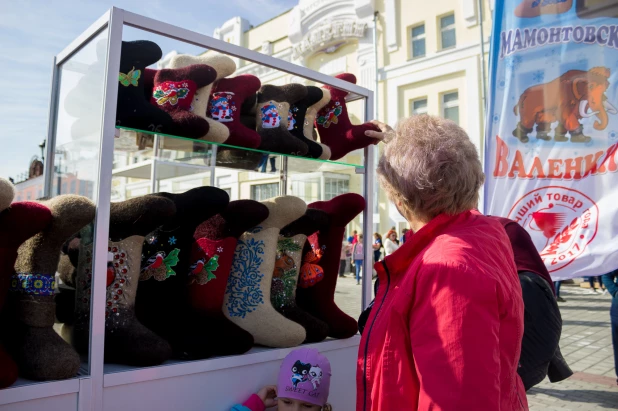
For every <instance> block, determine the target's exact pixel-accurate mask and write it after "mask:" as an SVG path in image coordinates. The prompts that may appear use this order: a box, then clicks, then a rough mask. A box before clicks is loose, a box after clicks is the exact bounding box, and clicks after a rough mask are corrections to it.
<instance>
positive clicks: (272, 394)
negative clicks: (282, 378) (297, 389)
mask: <svg viewBox="0 0 618 411" xmlns="http://www.w3.org/2000/svg"><path fill="white" fill-rule="evenodd" d="M257 396H258V397H260V399H261V400H262V402H263V403H264V406H265V407H266V408H270V407H274V406H275V405H277V401H276V400H275V398H276V397H277V386H276V385H267V386H266V387H264V388H262V389H261V390H259V391H258V393H257Z"/></svg>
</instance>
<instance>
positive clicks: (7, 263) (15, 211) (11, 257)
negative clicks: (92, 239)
mask: <svg viewBox="0 0 618 411" xmlns="http://www.w3.org/2000/svg"><path fill="white" fill-rule="evenodd" d="M13 194H14V193H13V185H12V184H11V183H9V182H8V181H7V180H5V179H3V178H0V209H2V210H4V211H2V212H0V270H1V271H0V272H1V274H0V310H2V307H3V305H4V300H5V298H6V294H7V291H8V289H9V285H10V283H11V280H12V279H11V277H12V276H14V275H15V268H14V264H15V259H16V258H17V249H18V248H19V246H20V245H21V244H22V243H23V242H24V241H26V240H27V239H28V238H30V237H32V236H33V235H35V234H36V233H38V232H39V231H41V230H43V229H44V228H45V227H46V226H47V225H48V224H49V222H50V221H51V211H49V209H48V208H47V207H45V206H43V205H41V204H38V203H31V202H17V203H14V204H13V205H11V208H9V209H6V208H7V207H8V206H9V204H10V201H11V200H12V199H13ZM2 332H3V334H11V333H12V330H10V329H8V327H5V326H2ZM16 380H17V364H15V362H14V361H13V360H12V359H11V357H9V355H8V354H7V352H6V351H5V350H4V347H3V346H2V345H0V388H5V387H8V386H10V385H12V384H13V383H14V382H15V381H16Z"/></svg>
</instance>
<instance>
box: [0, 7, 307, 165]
mask: <svg viewBox="0 0 618 411" xmlns="http://www.w3.org/2000/svg"><path fill="white" fill-rule="evenodd" d="M297 3H298V0H225V1H220V0H202V1H196V0H183V1H181V2H179V1H163V0H149V1H139V0H116V1H106V0H19V1H11V0H0V89H2V90H4V93H3V94H4V98H2V99H0V141H1V142H2V146H3V150H2V156H1V160H2V161H0V176H2V177H15V176H16V175H17V174H19V173H22V172H24V171H27V169H28V166H29V163H30V159H31V158H32V156H34V155H40V150H39V147H38V145H39V144H40V143H41V141H43V139H44V138H45V136H46V133H47V110H48V104H49V91H50V82H51V70H52V62H53V57H54V55H55V54H57V53H58V52H60V51H61V50H62V49H64V48H65V47H66V46H67V45H68V44H69V43H70V42H71V41H72V40H73V39H74V38H75V37H77V36H78V35H79V34H80V33H81V32H82V31H84V30H85V29H86V28H88V26H90V24H92V23H93V22H94V21H95V20H96V19H97V18H99V17H100V16H101V15H103V14H104V13H105V11H106V10H108V9H109V8H110V7H112V6H116V7H120V8H122V9H125V10H128V11H132V12H134V13H138V14H142V15H145V16H148V17H152V18H154V19H157V20H162V21H165V22H168V23H170V24H174V25H177V26H181V27H184V28H187V29H189V30H193V31H197V32H200V33H203V34H207V35H212V33H213V31H214V29H215V28H216V27H218V26H220V25H221V24H222V23H223V22H225V21H226V20H228V19H230V18H232V17H234V16H241V17H244V18H246V19H247V20H249V21H250V22H251V24H253V25H258V24H260V23H262V22H264V21H266V20H268V19H270V18H272V17H274V16H277V15H279V14H281V13H282V12H284V11H286V10H288V9H290V8H292V7H293V6H295V5H296V4H297ZM282 29H283V30H286V31H287V27H285V28H282ZM127 35H129V36H130V37H134V36H135V31H129V30H127ZM144 38H150V39H152V37H148V36H144ZM125 39H131V40H134V39H136V38H125ZM157 43H158V44H159V46H161V48H162V49H163V53H164V54H165V53H167V52H169V51H171V50H172V49H177V50H178V51H179V52H185V53H195V52H197V51H198V50H199V49H197V48H196V47H192V46H188V45H187V46H184V45H182V44H181V43H179V42H174V41H157Z"/></svg>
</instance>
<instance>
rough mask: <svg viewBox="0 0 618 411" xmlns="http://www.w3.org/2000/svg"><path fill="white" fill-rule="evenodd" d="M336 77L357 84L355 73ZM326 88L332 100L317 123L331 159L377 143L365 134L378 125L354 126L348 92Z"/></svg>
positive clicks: (319, 114) (321, 113)
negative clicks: (346, 101)
mask: <svg viewBox="0 0 618 411" xmlns="http://www.w3.org/2000/svg"><path fill="white" fill-rule="evenodd" d="M336 77H337V78H339V79H342V80H345V81H348V82H350V83H354V84H356V77H355V76H354V74H350V73H343V74H339V75H338V76H336ZM324 88H325V89H327V90H328V91H330V94H331V100H330V102H329V103H328V104H327V105H326V106H324V108H322V109H321V110H320V111H319V112H318V115H317V118H316V121H315V124H316V127H317V129H318V134H319V135H320V141H321V142H322V143H324V144H326V145H327V146H328V147H329V148H330V151H331V155H330V159H331V160H338V159H340V158H342V157H344V156H345V155H346V154H348V153H349V152H351V151H354V150H357V149H359V148H365V147H367V146H368V145H370V144H377V143H378V140H376V139H375V138H371V137H367V136H366V135H365V131H367V130H374V131H380V129H379V128H378V127H377V126H375V125H373V124H371V123H365V124H361V125H359V126H354V125H352V123H351V122H350V117H349V116H348V108H347V107H346V103H345V97H346V96H347V95H348V92H347V91H343V90H339V89H336V88H334V87H331V86H324ZM337 241H338V240H337Z"/></svg>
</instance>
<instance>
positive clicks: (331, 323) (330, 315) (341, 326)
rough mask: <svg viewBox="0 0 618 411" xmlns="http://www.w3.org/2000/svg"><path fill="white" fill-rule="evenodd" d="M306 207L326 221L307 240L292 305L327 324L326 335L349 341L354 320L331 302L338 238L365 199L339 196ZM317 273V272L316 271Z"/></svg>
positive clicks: (338, 259)
mask: <svg viewBox="0 0 618 411" xmlns="http://www.w3.org/2000/svg"><path fill="white" fill-rule="evenodd" d="M309 208H311V209H316V210H321V211H324V212H326V213H327V214H328V216H329V217H330V222H329V223H328V224H326V225H323V226H320V227H318V232H317V233H315V234H312V235H310V236H309V237H308V239H307V241H308V244H309V245H310V247H306V253H305V255H304V257H303V265H305V264H308V265H307V266H306V270H304V272H303V273H302V274H301V279H300V280H299V288H298V289H297V290H296V302H297V303H298V305H299V307H300V308H302V309H303V310H305V311H307V312H308V313H309V314H311V315H313V316H315V317H317V318H319V319H320V320H322V321H324V322H325V323H327V324H328V328H329V331H328V336H329V337H333V338H349V337H351V336H353V335H355V334H356V333H357V331H358V324H357V322H356V320H355V319H354V318H352V317H350V316H349V315H347V314H345V313H344V312H343V311H341V309H339V307H337V304H336V303H335V287H336V285H337V278H338V275H339V262H340V256H341V246H342V243H341V239H342V238H343V235H344V232H345V227H346V225H348V224H349V223H350V221H352V220H353V219H354V217H356V216H357V215H358V214H359V213H360V212H362V211H363V209H364V208H365V199H364V198H363V197H362V196H360V195H358V194H354V193H348V194H342V195H339V196H337V197H335V198H333V199H332V200H329V201H316V202H314V203H311V204H309ZM320 270H321V272H320Z"/></svg>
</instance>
